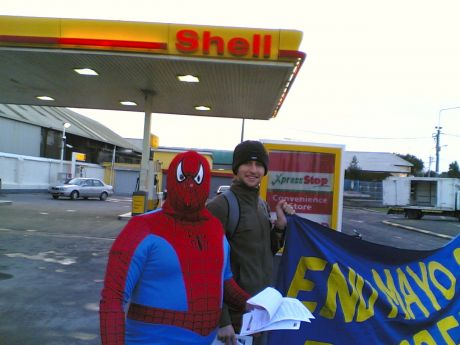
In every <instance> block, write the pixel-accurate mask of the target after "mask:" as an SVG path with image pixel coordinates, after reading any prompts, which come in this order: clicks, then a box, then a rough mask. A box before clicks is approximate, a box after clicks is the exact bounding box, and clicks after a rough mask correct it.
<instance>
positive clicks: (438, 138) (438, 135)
mask: <svg viewBox="0 0 460 345" xmlns="http://www.w3.org/2000/svg"><path fill="white" fill-rule="evenodd" d="M453 109H460V107H450V108H443V109H440V110H439V114H438V125H437V126H436V127H435V129H436V134H434V135H433V138H435V140H436V174H439V151H441V143H440V141H441V129H442V127H441V113H442V112H443V111H446V110H453Z"/></svg>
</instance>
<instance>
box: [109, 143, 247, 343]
mask: <svg viewBox="0 0 460 345" xmlns="http://www.w3.org/2000/svg"><path fill="white" fill-rule="evenodd" d="M167 186H168V198H167V200H166V201H165V204H164V205H163V208H162V209H159V210H156V211H154V212H153V213H150V214H144V215H139V216H136V217H133V218H132V219H131V220H130V221H129V223H128V224H127V225H126V227H125V228H124V229H123V230H122V232H121V233H120V235H119V236H118V237H117V239H116V240H115V242H114V244H113V246H112V248H111V250H110V253H109V261H108V265H107V271H106V276H105V283H104V289H103V290H102V299H101V303H100V323H101V324H100V327H101V340H102V344H103V345H122V344H126V345H129V344H149V345H153V344H155V345H156V344H164V345H172V344H193V345H209V344H211V343H212V341H213V340H214V338H215V336H216V333H217V326H218V322H219V317H220V313H221V308H222V300H225V302H226V303H229V304H231V305H233V306H235V307H236V308H238V309H240V310H243V309H244V307H245V304H246V300H247V299H248V297H249V295H248V294H247V293H246V292H244V291H243V290H241V289H240V288H239V287H238V285H236V283H235V282H234V280H233V278H232V273H231V270H230V262H229V245H228V243H227V241H226V239H225V235H224V231H223V229H222V225H221V223H220V221H219V220H218V219H217V218H215V217H214V216H212V215H211V214H210V213H209V212H208V211H207V210H206V208H205V202H206V199H207V197H208V194H209V188H210V168H209V164H208V162H207V161H206V159H205V158H204V157H203V156H201V155H199V154H198V153H196V152H194V151H189V152H185V153H182V154H179V155H177V156H176V157H175V158H174V160H173V161H172V162H171V164H170V166H169V169H168V176H167Z"/></svg>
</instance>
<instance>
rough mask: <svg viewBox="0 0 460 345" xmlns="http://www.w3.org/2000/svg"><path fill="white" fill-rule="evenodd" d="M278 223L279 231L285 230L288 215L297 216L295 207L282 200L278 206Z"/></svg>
mask: <svg viewBox="0 0 460 345" xmlns="http://www.w3.org/2000/svg"><path fill="white" fill-rule="evenodd" d="M275 211H276V221H275V226H276V228H277V229H284V228H285V227H286V224H287V219H286V214H288V215H293V214H295V210H294V207H292V205H290V204H289V203H288V202H287V201H286V200H280V201H278V203H277V204H276V207H275Z"/></svg>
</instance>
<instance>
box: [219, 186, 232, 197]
mask: <svg viewBox="0 0 460 345" xmlns="http://www.w3.org/2000/svg"><path fill="white" fill-rule="evenodd" d="M227 189H230V186H219V188H217V195H219V194H222V193H223V192H225V191H226V190H227Z"/></svg>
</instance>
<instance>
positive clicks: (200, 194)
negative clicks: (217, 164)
mask: <svg viewBox="0 0 460 345" xmlns="http://www.w3.org/2000/svg"><path fill="white" fill-rule="evenodd" d="M210 174H211V172H210V168H209V163H208V161H207V160H206V159H205V158H204V157H203V156H202V155H200V154H199V153H197V152H195V151H187V152H184V153H181V154H178V155H177V156H176V157H175V158H174V159H173V160H172V162H171V164H170V165H169V168H168V175H167V188H168V198H167V199H166V202H165V204H164V207H163V208H164V210H165V211H166V212H167V213H169V214H172V215H173V216H176V217H178V218H187V219H194V218H200V217H199V216H200V212H201V211H202V210H204V209H205V203H206V200H207V198H208V195H209V188H210V179H211V177H210Z"/></svg>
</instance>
